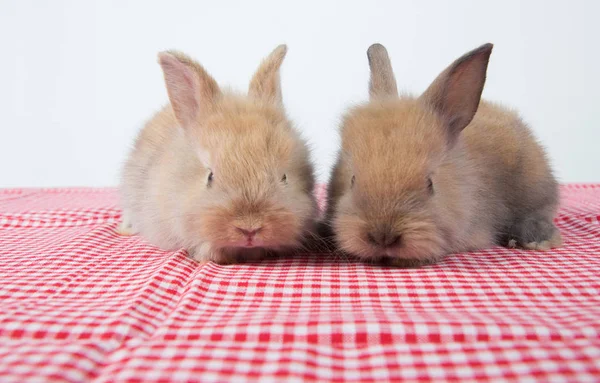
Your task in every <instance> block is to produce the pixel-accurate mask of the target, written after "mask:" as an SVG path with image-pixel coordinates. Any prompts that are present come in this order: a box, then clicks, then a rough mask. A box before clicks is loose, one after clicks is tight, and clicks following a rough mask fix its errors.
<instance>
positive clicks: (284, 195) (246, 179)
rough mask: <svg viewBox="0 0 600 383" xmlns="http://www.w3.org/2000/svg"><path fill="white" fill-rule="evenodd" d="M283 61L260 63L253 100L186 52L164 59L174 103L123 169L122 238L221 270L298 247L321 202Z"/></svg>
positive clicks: (151, 124) (276, 54) (281, 52)
mask: <svg viewBox="0 0 600 383" xmlns="http://www.w3.org/2000/svg"><path fill="white" fill-rule="evenodd" d="M286 53H287V46H285V45H280V46H278V47H277V48H276V49H275V50H274V51H273V52H272V53H271V54H270V55H269V56H268V57H267V58H266V59H265V60H264V61H263V62H262V63H261V65H260V67H259V68H258V70H257V71H256V73H255V74H254V77H253V78H252V80H251V82H250V86H249V91H248V94H247V95H242V94H236V93H233V92H231V91H226V90H221V88H220V87H219V85H218V84H217V82H216V81H215V80H214V79H213V78H212V77H211V76H210V75H209V74H208V73H207V72H206V70H205V69H204V68H203V67H202V66H201V65H200V64H198V63H197V62H195V61H194V60H192V59H191V58H190V57H188V56H186V55H184V54H183V53H180V52H177V51H167V52H162V53H159V55H158V61H159V64H160V66H161V67H162V70H163V73H164V79H165V84H166V88H167V93H168V96H169V101H170V104H168V105H167V106H165V107H164V108H163V109H162V110H160V111H159V112H158V113H156V114H155V115H154V116H153V117H152V118H151V119H150V120H149V121H148V122H147V123H146V124H145V126H144V127H143V129H142V130H141V132H140V133H139V136H138V137H137V139H136V141H135V144H134V148H133V150H132V151H131V153H130V155H129V157H128V159H127V160H126V163H125V165H124V169H123V172H122V179H121V188H120V191H121V196H122V204H123V218H122V222H121V224H120V226H119V232H120V233H121V234H124V235H133V234H137V233H139V234H141V236H143V237H145V238H146V239H147V240H148V241H149V242H151V243H152V244H154V245H156V246H158V247H160V248H162V249H164V250H175V249H180V248H185V249H186V250H188V252H189V255H190V256H191V257H192V258H194V259H195V260H197V261H200V262H208V261H214V262H217V263H225V264H226V263H232V262H236V261H238V260H240V258H242V259H243V258H244V257H248V258H254V257H262V256H264V255H266V254H268V253H271V252H278V251H282V250H288V249H294V248H298V247H299V246H301V244H302V242H303V240H304V239H305V238H306V237H307V235H308V233H310V232H311V231H312V230H313V226H314V224H315V220H316V215H317V203H316V200H315V198H314V196H313V194H312V193H313V188H314V183H315V180H314V174H313V166H312V164H311V162H310V160H309V150H308V147H307V144H306V142H305V140H304V139H303V138H301V136H300V134H299V132H298V131H296V130H295V128H294V127H293V126H292V123H291V122H290V121H289V120H288V118H287V117H286V113H285V111H284V107H283V102H282V96H281V87H280V75H279V69H280V66H281V64H282V62H283V59H284V57H285V55H286Z"/></svg>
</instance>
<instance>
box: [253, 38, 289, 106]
mask: <svg viewBox="0 0 600 383" xmlns="http://www.w3.org/2000/svg"><path fill="white" fill-rule="evenodd" d="M286 53H287V46H286V45H285V44H282V45H279V46H278V47H277V48H275V50H274V51H273V52H271V54H270V55H269V56H267V58H265V59H264V60H263V62H262V63H261V64H260V66H259V67H258V69H257V70H256V73H255V74H254V76H253V77H252V80H251V81H250V88H249V91H248V93H249V94H250V96H252V97H257V98H263V99H265V100H268V101H272V102H274V103H277V104H281V103H282V102H283V101H282V98H281V82H280V79H279V68H280V67H281V63H282V62H283V59H284V58H285V54H286Z"/></svg>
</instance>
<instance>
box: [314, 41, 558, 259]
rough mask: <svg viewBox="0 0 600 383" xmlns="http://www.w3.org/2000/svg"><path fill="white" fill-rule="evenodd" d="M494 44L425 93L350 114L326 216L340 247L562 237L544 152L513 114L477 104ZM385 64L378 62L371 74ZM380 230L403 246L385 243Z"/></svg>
mask: <svg viewBox="0 0 600 383" xmlns="http://www.w3.org/2000/svg"><path fill="white" fill-rule="evenodd" d="M382 48H383V47H382V46H380V47H378V52H382V51H381V49H382ZM490 52H491V45H486V46H482V47H480V48H479V49H477V50H474V51H473V52H470V53H468V54H467V55H465V56H463V57H461V58H460V59H458V60H457V61H456V62H455V63H453V64H452V65H451V66H450V67H449V68H448V69H447V70H446V71H444V72H443V73H442V74H441V75H440V76H439V77H438V78H437V79H436V81H434V83H433V84H432V86H430V88H429V89H428V90H427V91H426V92H425V93H424V94H423V95H422V96H421V97H418V98H415V97H396V96H395V95H393V94H391V95H390V96H389V97H382V96H381V93H379V94H375V96H373V92H372V97H371V101H370V102H369V103H367V104H365V105H362V106H358V107H355V108H353V109H351V110H350V111H349V112H348V113H347V115H346V116H345V118H344V120H343V123H342V128H341V138H342V147H341V151H340V154H339V157H338V161H337V163H336V165H335V167H334V169H333V172H332V175H331V180H330V183H329V186H328V199H329V205H328V209H327V212H326V218H325V224H326V225H329V226H330V227H331V228H332V229H333V232H334V235H335V238H336V242H337V244H338V245H339V247H340V248H341V249H342V250H344V251H345V252H348V253H351V254H354V255H357V256H359V257H362V258H364V259H370V260H372V259H378V258H381V257H391V258H392V259H393V260H394V262H396V261H398V260H405V261H406V260H408V261H409V262H414V261H415V260H416V261H419V262H427V261H431V260H435V259H438V258H439V257H440V256H442V255H444V254H447V253H451V252H460V251H468V250H474V249H480V248H485V247H489V246H492V245H494V244H495V243H500V242H501V243H503V244H505V245H508V244H509V241H511V240H514V242H515V243H518V245H519V246H521V247H525V248H531V249H544V248H549V247H553V246H557V245H559V244H560V234H559V232H558V230H556V228H555V227H554V226H553V225H552V219H553V217H554V215H555V213H556V210H557V205H558V191H557V184H556V181H555V180H554V177H553V176H552V171H551V169H550V167H549V164H548V161H547V159H546V156H545V153H544V151H543V149H542V148H541V146H540V145H539V144H538V143H537V141H536V140H535V138H534V137H533V135H532V134H531V131H530V130H529V129H528V128H527V126H526V125H525V124H524V123H523V122H522V121H521V119H520V118H519V116H518V115H517V114H516V113H514V112H512V111H509V110H507V109H505V108H502V107H500V106H498V105H494V104H491V103H487V102H484V101H481V102H479V97H480V94H481V90H482V89H483V83H484V81H485V68H486V67H487V59H488V57H489V53H490ZM371 54H373V51H371V50H370V52H369V56H370V55H371ZM382 57H383V59H384V60H385V59H387V52H385V48H383V53H380V58H382ZM387 60H389V59H387ZM369 61H370V62H372V61H373V60H372V58H371V57H369ZM387 66H389V67H390V68H391V65H387ZM380 67H386V65H382V64H379V65H378V66H377V67H373V65H371V70H372V77H380V75H379V74H377V73H373V72H376V71H377V70H379V69H378V68H380ZM394 86H395V82H394ZM380 87H381V86H380ZM388 94H389V92H388ZM465 126H466V127H465ZM463 129H464V130H463ZM353 177H355V178H354V179H355V183H354V186H352V178H353ZM428 177H431V179H432V181H433V193H431V192H430V191H429V190H430V189H429V187H428V181H427V180H428ZM382 228H384V229H382ZM382 230H384V232H383V233H384V234H383V235H384V237H383V238H384V239H385V235H387V236H388V240H389V236H398V238H399V239H398V242H397V243H398V245H393V246H389V247H388V246H380V245H379V244H381V243H383V242H381V240H380V239H378V238H377V235H379V234H377V233H381V232H382ZM369 235H371V238H373V239H375V240H376V241H378V242H373V241H372V240H370V239H369ZM394 238H395V237H394ZM531 238H536V239H537V240H536V241H531ZM390 243H392V242H391V241H390ZM394 243H396V242H394Z"/></svg>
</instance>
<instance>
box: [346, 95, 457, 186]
mask: <svg viewBox="0 0 600 383" xmlns="http://www.w3.org/2000/svg"><path fill="white" fill-rule="evenodd" d="M441 124H442V123H441V120H440V118H439V117H438V116H436V115H435V113H434V112H432V111H431V110H430V109H428V108H427V107H426V106H424V105H422V104H421V102H419V101H418V100H415V99H410V98H407V99H396V100H389V101H381V102H372V103H369V104H366V105H364V106H360V107H357V108H354V109H353V110H351V111H350V112H349V114H348V115H347V116H346V118H345V120H344V123H343V126H342V150H343V152H344V155H345V157H346V158H347V160H349V161H350V164H351V166H352V168H353V171H354V172H355V173H356V176H357V178H358V177H369V176H373V177H383V176H384V177H386V179H387V181H388V182H389V181H391V180H392V179H393V176H398V177H401V178H407V176H410V175H411V174H414V175H421V174H422V173H427V172H428V171H431V169H430V168H431V167H432V166H434V165H435V163H437V160H438V159H439V157H440V156H441V155H442V154H443V153H444V151H445V150H446V139H445V136H444V131H443V128H442V125H441ZM390 175H392V178H390Z"/></svg>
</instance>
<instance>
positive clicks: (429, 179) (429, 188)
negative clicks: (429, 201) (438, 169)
mask: <svg viewBox="0 0 600 383" xmlns="http://www.w3.org/2000/svg"><path fill="white" fill-rule="evenodd" d="M427 190H429V194H433V181H432V180H431V177H428V178H427Z"/></svg>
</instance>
